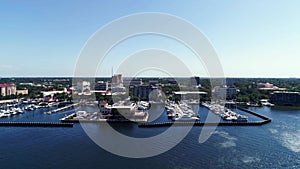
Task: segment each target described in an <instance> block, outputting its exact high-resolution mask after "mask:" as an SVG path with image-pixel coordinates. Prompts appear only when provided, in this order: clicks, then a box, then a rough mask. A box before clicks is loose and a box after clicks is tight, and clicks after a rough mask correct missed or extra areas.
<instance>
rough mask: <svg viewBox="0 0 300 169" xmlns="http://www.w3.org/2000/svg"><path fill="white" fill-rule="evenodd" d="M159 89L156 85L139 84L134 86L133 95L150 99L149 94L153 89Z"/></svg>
mask: <svg viewBox="0 0 300 169" xmlns="http://www.w3.org/2000/svg"><path fill="white" fill-rule="evenodd" d="M155 89H158V87H156V86H152V85H138V86H134V88H133V95H134V96H136V97H139V98H141V99H146V100H149V95H150V93H151V92H152V91H154V90H155Z"/></svg>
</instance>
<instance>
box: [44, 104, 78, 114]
mask: <svg viewBox="0 0 300 169" xmlns="http://www.w3.org/2000/svg"><path fill="white" fill-rule="evenodd" d="M77 105H78V103H75V104H71V105H68V106H65V107H61V108H57V109H55V110H51V111H49V112H45V114H52V113H57V112H60V111H64V110H67V109H72V108H74V107H75V106H77Z"/></svg>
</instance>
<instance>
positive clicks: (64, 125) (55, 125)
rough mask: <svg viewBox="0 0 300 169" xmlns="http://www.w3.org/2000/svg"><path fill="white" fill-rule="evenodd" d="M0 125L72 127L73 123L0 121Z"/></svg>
mask: <svg viewBox="0 0 300 169" xmlns="http://www.w3.org/2000/svg"><path fill="white" fill-rule="evenodd" d="M0 127H73V123H57V122H0Z"/></svg>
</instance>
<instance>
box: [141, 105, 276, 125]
mask: <svg viewBox="0 0 300 169" xmlns="http://www.w3.org/2000/svg"><path fill="white" fill-rule="evenodd" d="M237 108H238V109H240V110H242V111H245V112H247V113H249V114H252V115H254V116H256V117H259V118H261V119H262V120H261V121H247V122H219V123H218V122H198V121H196V122H193V121H175V122H158V123H139V124H138V126H139V127H166V126H261V125H264V124H267V123H270V122H271V121H272V119H271V118H269V117H267V116H264V115H261V114H258V113H256V112H253V111H251V110H249V109H245V108H242V107H237Z"/></svg>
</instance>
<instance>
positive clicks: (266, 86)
mask: <svg viewBox="0 0 300 169" xmlns="http://www.w3.org/2000/svg"><path fill="white" fill-rule="evenodd" d="M257 88H258V89H259V90H273V91H275V90H276V91H277V90H281V91H284V90H286V88H279V87H277V86H274V85H273V84H271V83H257Z"/></svg>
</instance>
